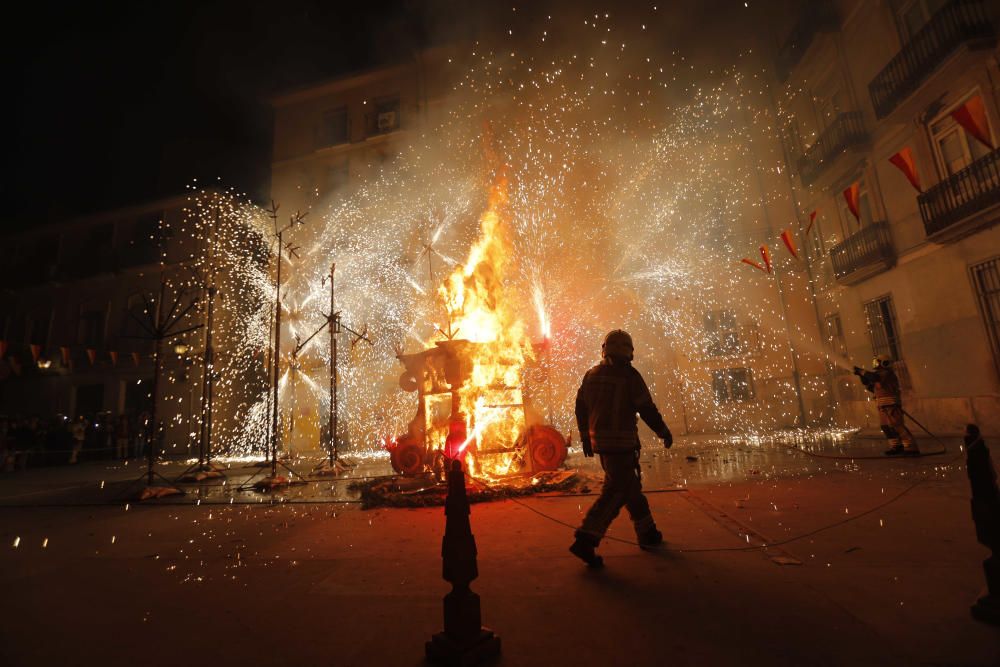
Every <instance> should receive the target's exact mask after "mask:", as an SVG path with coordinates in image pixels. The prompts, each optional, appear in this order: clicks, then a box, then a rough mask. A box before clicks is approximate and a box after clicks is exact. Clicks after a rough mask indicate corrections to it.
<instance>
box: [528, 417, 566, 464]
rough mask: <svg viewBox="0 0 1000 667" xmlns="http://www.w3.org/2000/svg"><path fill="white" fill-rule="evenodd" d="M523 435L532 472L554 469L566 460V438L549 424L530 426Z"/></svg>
mask: <svg viewBox="0 0 1000 667" xmlns="http://www.w3.org/2000/svg"><path fill="white" fill-rule="evenodd" d="M524 435H525V440H526V441H527V443H528V458H529V460H530V461H531V469H532V470H533V471H534V472H540V471H542V470H555V469H556V468H558V467H559V466H561V465H562V464H563V461H565V460H566V440H565V439H564V438H563V436H562V433H560V432H559V431H557V430H556V429H554V428H552V427H551V426H541V425H536V426H532V427H531V428H529V429H528V431H527V433H525V434H524Z"/></svg>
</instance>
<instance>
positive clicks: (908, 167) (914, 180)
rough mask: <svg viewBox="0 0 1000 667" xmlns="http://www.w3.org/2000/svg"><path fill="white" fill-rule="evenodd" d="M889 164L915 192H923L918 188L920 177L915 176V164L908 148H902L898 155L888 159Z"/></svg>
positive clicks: (911, 152)
mask: <svg viewBox="0 0 1000 667" xmlns="http://www.w3.org/2000/svg"><path fill="white" fill-rule="evenodd" d="M889 162H891V163H892V164H893V165H895V166H896V167H897V168H898V169H899V170H900V171H901V172H903V175H904V176H906V180H908V181H909V182H910V185H912V186H913V187H914V188H916V190H917V192H923V189H921V187H920V175H919V174H917V163H916V162H915V161H914V160H913V151H912V150H910V147H909V146H906V147H905V148H902V149H901V150H900V151H899V152H898V153H896V154H895V155H893V156H892V157H891V158H889Z"/></svg>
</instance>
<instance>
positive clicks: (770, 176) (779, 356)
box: [243, 5, 829, 449]
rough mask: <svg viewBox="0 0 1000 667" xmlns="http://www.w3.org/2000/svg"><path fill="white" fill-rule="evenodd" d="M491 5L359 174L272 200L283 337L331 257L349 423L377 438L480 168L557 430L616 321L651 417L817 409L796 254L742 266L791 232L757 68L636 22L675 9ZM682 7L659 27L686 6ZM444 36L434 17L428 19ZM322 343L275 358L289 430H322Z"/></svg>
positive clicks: (431, 314)
mask: <svg viewBox="0 0 1000 667" xmlns="http://www.w3.org/2000/svg"><path fill="white" fill-rule="evenodd" d="M435 6H436V7H440V6H441V5H435ZM692 7H693V6H692ZM509 11H510V13H509V15H506V19H507V20H503V21H501V20H497V21H493V22H490V21H484V20H479V21H474V23H475V24H476V26H478V28H477V29H478V30H479V34H478V35H475V36H476V37H477V39H472V40H469V41H465V42H462V43H460V44H458V45H453V46H452V47H451V49H450V51H449V52H448V53H449V54H450V56H449V57H450V61H449V64H447V65H445V64H444V63H443V61H442V63H440V66H441V68H442V69H441V70H440V71H441V72H447V73H449V75H450V76H451V83H450V85H451V88H450V93H449V94H448V95H447V96H446V97H445V99H444V100H443V102H442V103H440V104H434V105H432V107H431V108H430V109H429V110H425V114H424V115H423V116H422V117H421V122H420V123H419V124H416V125H415V124H413V123H412V122H411V123H410V124H408V125H407V128H406V129H407V132H406V135H405V137H404V138H403V140H402V143H401V145H399V146H398V148H397V149H395V152H394V153H393V154H391V155H390V154H385V155H383V157H382V158H381V159H377V160H375V159H373V161H372V163H371V164H369V165H366V166H367V168H368V174H369V176H368V177H366V178H363V179H359V180H358V181H356V182H353V183H351V184H349V185H348V186H346V187H344V188H340V189H337V190H334V191H329V190H324V189H323V188H322V187H319V185H318V184H316V183H313V182H304V183H302V184H301V187H300V190H299V192H298V195H296V196H295V197H290V199H291V200H295V201H288V202H283V203H284V204H287V205H288V206H289V207H291V208H295V207H298V206H301V207H302V208H303V210H308V212H309V215H308V218H307V224H306V225H305V226H304V227H303V228H297V229H296V231H295V232H294V234H293V235H292V236H291V238H290V240H292V241H293V242H294V243H295V244H296V245H297V246H300V247H301V250H300V251H299V257H298V258H295V259H292V260H289V263H288V271H287V273H286V275H287V276H289V277H288V279H287V282H286V283H285V284H284V287H283V294H284V295H285V296H284V297H283V300H284V302H285V308H286V310H285V312H286V315H287V316H286V322H287V327H288V328H287V330H286V331H285V332H284V333H283V336H284V337H285V340H288V341H293V340H295V338H296V337H298V338H300V339H304V338H306V337H307V336H308V335H309V334H310V333H311V332H313V331H315V330H316V329H317V328H319V327H320V326H322V324H323V322H324V312H325V310H328V303H329V284H328V283H326V282H324V279H325V276H327V274H328V273H329V271H330V267H331V264H332V263H335V264H336V272H335V277H336V294H335V298H336V308H337V309H338V310H339V311H341V312H342V315H343V318H344V322H345V323H346V324H347V325H348V326H350V327H352V328H354V329H355V330H357V331H361V330H362V329H363V328H367V330H368V331H369V333H370V337H371V339H372V341H373V343H374V344H373V345H367V344H365V343H358V342H357V341H355V344H347V343H349V341H350V338H345V339H344V342H345V345H344V352H343V354H344V356H343V358H342V359H341V360H340V362H341V363H340V367H341V373H342V376H341V386H342V387H343V395H342V397H341V409H342V410H343V411H345V412H346V414H344V415H343V416H342V423H344V424H346V425H347V439H348V440H349V441H350V442H351V443H352V445H353V446H354V447H355V448H356V449H365V448H367V449H377V448H379V447H380V443H381V441H382V439H383V438H385V437H391V436H394V435H397V434H398V433H400V432H402V431H403V430H404V429H405V425H406V423H407V422H408V421H409V420H410V418H411V417H412V416H413V414H414V412H415V409H416V406H415V401H414V395H413V394H409V393H406V392H404V391H402V390H401V389H400V387H399V385H398V384H397V376H398V374H399V372H400V371H401V370H402V369H401V367H400V366H399V364H398V362H397V361H396V355H397V353H398V352H399V351H400V350H406V351H416V350H419V349H423V347H426V346H427V345H429V344H431V343H432V342H433V341H434V340H436V339H439V337H440V334H439V332H438V330H439V328H440V327H441V325H442V322H443V320H442V318H443V317H444V316H445V315H444V311H443V307H442V304H441V303H440V302H439V301H438V299H437V294H438V289H437V288H438V285H439V284H440V282H441V281H442V280H444V278H445V277H446V276H447V275H448V273H450V272H451V270H452V269H453V267H454V265H455V259H454V258H464V257H465V256H466V255H467V253H468V249H469V248H470V246H471V245H472V243H473V241H474V240H475V238H476V235H477V233H478V231H479V229H478V220H479V218H480V215H481V214H482V212H483V211H484V209H485V207H486V201H487V197H488V195H489V191H490V187H491V185H492V184H493V183H495V182H496V181H497V179H498V178H501V177H502V178H505V179H506V180H507V182H508V184H509V186H508V197H509V199H508V202H507V205H506V207H505V210H504V213H503V220H502V224H503V226H504V229H505V233H506V234H508V235H509V242H510V246H511V248H512V249H513V252H512V266H510V267H509V269H510V270H509V271H508V273H507V276H506V280H507V283H506V284H505V285H504V286H503V288H504V291H505V292H506V293H508V294H516V295H520V298H519V299H518V303H517V306H516V308H515V311H516V312H515V317H516V320H517V322H518V323H519V324H523V325H524V326H525V328H526V330H527V331H528V332H529V333H530V335H531V336H532V337H536V338H539V339H540V338H541V337H543V336H545V335H546V334H550V335H551V346H550V348H549V349H550V351H549V353H548V354H550V358H549V359H548V360H547V363H548V364H549V365H550V371H549V377H550V383H551V386H550V392H549V393H550V395H551V397H552V401H551V405H550V406H547V407H548V410H547V412H549V413H551V414H552V415H553V421H554V422H555V425H556V426H558V427H559V428H561V429H562V430H563V431H564V432H569V431H570V430H571V425H572V404H573V395H574V392H575V390H576V387H577V385H578V382H579V378H580V376H581V375H582V373H583V372H584V371H585V370H586V369H587V368H588V367H589V366H590V365H592V364H593V363H595V362H596V361H597V359H598V356H599V348H600V340H601V338H602V336H603V334H604V333H605V332H606V331H608V330H610V329H614V328H624V329H626V330H629V331H630V332H631V333H632V334H633V336H634V338H635V341H636V346H637V352H636V364H637V366H638V367H639V368H640V370H642V372H643V373H644V374H645V375H646V376H647V380H648V382H649V384H650V386H651V389H652V390H653V393H654V397H655V398H656V399H657V400H658V402H659V403H660V404H661V408H663V409H664V411H665V413H666V415H667V418H668V421H671V422H674V423H676V422H679V421H681V420H683V421H684V425H685V427H687V428H690V429H692V430H719V429H726V430H734V429H735V430H744V431H747V430H758V431H759V430H762V429H768V428H775V427H779V426H790V425H793V424H796V423H798V424H800V425H801V423H802V420H803V418H805V419H809V418H810V416H814V415H812V413H811V411H812V409H813V408H812V406H811V404H810V406H808V407H803V406H804V402H803V400H802V399H801V398H800V394H802V393H804V392H805V393H811V394H812V396H813V397H815V398H817V400H818V399H822V398H823V397H824V392H825V391H826V388H825V380H824V379H823V372H824V371H823V370H822V365H823V363H825V358H827V357H828V356H829V355H828V354H827V353H826V352H825V351H824V349H823V346H822V344H821V343H819V342H818V334H817V332H816V331H815V329H814V328H809V327H805V328H802V327H801V326H800V325H799V324H798V322H799V320H796V323H794V324H793V322H792V319H794V318H793V317H792V315H791V314H790V313H793V312H798V311H803V309H806V310H807V311H809V312H811V310H809V309H811V304H810V302H809V301H808V290H807V289H805V288H804V287H803V286H804V285H806V284H807V281H808V275H807V273H806V271H805V268H804V266H803V265H802V264H801V263H800V262H798V260H794V259H792V258H791V257H790V256H788V257H786V256H781V255H778V254H777V253H778V250H777V249H776V250H775V255H776V257H775V263H776V271H777V272H778V274H780V275H781V276H783V280H784V281H787V282H788V283H789V284H790V285H792V287H789V286H788V285H786V286H784V287H783V286H782V284H779V282H778V281H777V280H776V277H775V276H774V275H767V274H762V273H760V272H757V271H755V270H754V269H752V268H751V267H747V266H745V265H740V264H739V259H740V257H742V256H752V255H753V254H754V253H756V252H757V247H758V245H759V244H761V243H771V244H774V242H775V241H774V239H776V237H777V233H778V231H779V229H780V228H781V227H786V226H787V227H791V228H792V229H797V227H796V223H795V218H794V215H795V211H794V206H793V205H792V204H791V201H790V197H789V194H788V193H787V192H786V191H785V190H783V189H782V188H780V187H778V185H779V184H782V183H787V180H786V177H785V176H784V175H783V172H782V169H784V165H783V163H782V153H781V149H780V143H779V142H778V140H777V137H776V136H775V129H774V128H775V127H777V122H776V119H775V117H774V115H773V113H772V111H771V110H770V106H769V103H768V100H769V95H768V91H767V90H766V87H765V85H764V83H763V81H764V80H765V77H763V76H762V73H761V66H760V63H759V62H758V61H757V60H756V59H755V58H754V57H753V56H749V55H747V54H743V55H740V56H739V57H736V56H734V57H733V59H732V61H731V62H730V63H729V66H727V67H725V68H722V67H719V66H718V65H717V63H714V62H713V63H709V64H708V65H707V66H704V67H702V66H700V65H696V64H694V63H693V62H692V61H691V60H690V59H689V58H688V57H687V56H686V55H685V54H684V52H682V51H681V50H679V48H675V47H674V46H672V45H670V44H664V43H663V40H662V35H663V34H664V33H663V31H662V30H661V31H660V32H655V31H654V30H653V29H654V28H655V27H657V26H660V27H662V26H663V24H664V23H665V22H666V23H669V22H670V21H676V20H677V16H676V14H675V13H674V12H673V9H671V11H670V12H667V11H666V8H663V9H657V10H653V9H652V6H651V7H650V8H647V9H646V10H642V11H634V12H631V13H630V14H629V15H628V16H625V17H622V18H619V17H618V16H613V15H611V14H610V13H601V12H590V13H586V12H584V11H582V10H579V9H565V8H564V9H562V10H561V11H560V12H559V13H552V14H549V13H547V10H546V7H545V6H544V5H543V6H534V7H533V8H532V9H531V11H530V12H528V11H524V12H522V13H518V12H520V11H521V10H519V9H510V10H509ZM691 11H692V12H693V13H692V14H691V16H688V17H682V18H681V19H680V21H679V23H678V24H677V26H675V27H674V29H673V31H672V32H671V31H669V30H668V32H667V34H676V33H677V32H678V31H679V28H680V27H682V26H685V25H687V26H690V25H691V22H692V21H696V20H701V19H700V18H699V17H704V16H705V14H704V13H702V12H703V11H705V10H702V9H698V10H695V9H691ZM485 16H486V14H483V15H481V16H480V17H479V18H480V19H482V18H483V17H485ZM492 16H496V14H495V13H494V14H492ZM440 18H441V17H438V19H440ZM466 20H471V19H469V18H468V17H466ZM486 24H488V25H486ZM460 25H463V26H464V25H471V24H462V23H460ZM450 27H451V29H454V28H456V26H455V25H452V26H450ZM445 32H447V30H445V29H444V28H443V27H442V24H441V23H440V21H439V22H438V23H436V24H434V26H432V27H431V28H429V29H428V34H429V35H430V37H429V38H431V39H439V38H441V37H442V35H443V34H444V33H445ZM654 33H655V36H654ZM266 275H267V274H266V271H263V270H262V271H261V277H258V278H257V279H256V281H257V282H260V281H261V280H263V281H264V282H266V280H267V278H266ZM795 285H798V287H797V288H796V287H795ZM786 292H787V293H786ZM266 307H267V308H269V307H271V306H270V305H266ZM812 316H813V317H814V314H813V315H812ZM258 319H261V318H258ZM264 319H266V318H264ZM261 321H263V320H261ZM256 337H257V338H258V339H259V338H260V335H259V333H258V334H256ZM796 343H798V347H799V348H800V349H799V350H798V352H799V358H798V363H801V362H802V358H803V355H804V356H805V357H808V358H811V359H812V362H814V366H816V367H817V368H820V369H821V370H819V371H813V373H812V375H811V376H810V375H809V372H808V369H807V372H806V373H805V374H803V373H801V372H795V371H796V369H795V367H794V366H795V363H796V362H795V361H794V359H795V357H793V353H792V350H793V346H795V345H796ZM289 345H291V343H289ZM326 347H327V346H326V345H325V344H312V345H310V346H309V347H308V348H306V349H303V350H302V352H301V353H300V355H299V356H298V357H297V358H296V359H294V360H291V359H288V358H287V350H285V349H284V346H283V355H284V356H283V358H284V360H283V362H282V363H283V364H284V366H285V367H287V368H288V371H287V380H286V382H285V383H284V384H283V385H282V399H281V400H282V409H283V410H286V411H291V412H293V413H294V414H296V415H297V417H296V423H297V424H298V426H296V428H297V429H300V430H299V431H298V434H297V435H293V436H292V439H293V440H296V442H299V443H300V446H309V445H310V443H311V444H312V445H313V446H314V445H315V444H317V443H318V441H319V436H318V429H319V423H320V421H322V420H321V419H319V418H318V415H320V414H323V413H324V412H325V410H326V409H327V400H328V399H327V396H326V391H327V389H326V387H327V384H326V379H325V378H326V373H327V370H326V369H327V367H328V363H329V357H328V355H329V350H328V349H326ZM733 369H736V370H735V371H734V370H733ZM739 369H750V372H751V373H752V375H751V376H749V378H748V376H745V375H740V374H739V372H738V371H739ZM798 370H799V371H801V369H798ZM297 374H299V375H301V376H302V379H301V381H298V382H293V378H294V376H295V375H297ZM803 378H804V379H803ZM796 383H800V384H796ZM801 383H804V384H805V386H804V387H803V386H801ZM293 386H294V388H293ZM807 409H808V410H809V411H810V414H809V415H806V414H804V412H805V410H807ZM248 428H249V427H248ZM258 431H259V429H257V430H256V431H254V432H255V433H256V432H258ZM254 440H255V438H252V437H249V436H248V437H246V438H244V439H243V442H244V445H243V446H246V447H254V446H256V445H255V444H254V442H253V441H254Z"/></svg>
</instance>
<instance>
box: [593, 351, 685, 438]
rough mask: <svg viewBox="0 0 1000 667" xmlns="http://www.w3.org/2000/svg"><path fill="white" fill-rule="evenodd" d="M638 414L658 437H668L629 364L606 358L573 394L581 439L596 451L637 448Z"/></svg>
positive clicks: (661, 418) (640, 381) (636, 373)
mask: <svg viewBox="0 0 1000 667" xmlns="http://www.w3.org/2000/svg"><path fill="white" fill-rule="evenodd" d="M637 414H638V415H639V416H641V417H642V420H643V421H644V422H646V425H647V426H649V428H651V429H652V430H653V431H654V432H655V433H656V435H657V436H659V437H661V438H665V437H667V436H668V435H670V429H668V428H667V425H666V424H665V423H664V422H663V417H661V416H660V411H659V410H657V409H656V405H655V404H654V403H653V398H652V397H651V396H650V395H649V389H647V388H646V382H645V381H644V380H643V379H642V375H640V374H639V371H637V370H636V369H635V368H633V367H632V364H630V363H629V362H628V361H622V360H617V361H616V360H613V359H612V358H610V357H609V358H607V359H604V360H603V361H602V362H601V363H599V364H598V365H596V366H594V367H593V368H591V369H590V370H589V371H587V374H586V375H584V376H583V383H582V384H581V385H580V389H579V391H577V393H576V423H577V426H578V427H579V429H580V438H581V439H583V440H584V441H585V442H586V441H589V442H590V444H591V446H592V447H593V449H594V451H595V452H597V453H599V454H600V453H604V454H608V453H615V452H628V451H633V450H636V449H638V448H639V426H638V419H637V417H636V415H637Z"/></svg>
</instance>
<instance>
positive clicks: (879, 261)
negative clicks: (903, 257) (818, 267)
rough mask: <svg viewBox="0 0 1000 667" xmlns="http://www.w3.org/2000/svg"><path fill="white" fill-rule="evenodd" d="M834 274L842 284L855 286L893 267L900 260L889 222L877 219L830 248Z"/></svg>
mask: <svg viewBox="0 0 1000 667" xmlns="http://www.w3.org/2000/svg"><path fill="white" fill-rule="evenodd" d="M830 262H831V263H832V264H833V274H834V276H836V278H837V282H839V283H840V284H842V285H854V284H857V283H859V282H861V281H862V280H866V279H868V278H870V277H872V276H874V275H875V274H878V273H882V272H883V271H885V270H887V269H891V268H892V266H893V264H895V263H896V251H895V250H894V249H893V247H892V236H891V234H890V233H889V223H887V222H885V221H880V222H874V223H872V224H870V225H868V226H866V227H863V228H862V229H861V231H859V232H858V233H856V234H853V235H852V236H849V237H848V238H847V239H846V240H844V241H843V242H841V243H838V244H837V245H835V246H833V247H832V248H830Z"/></svg>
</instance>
